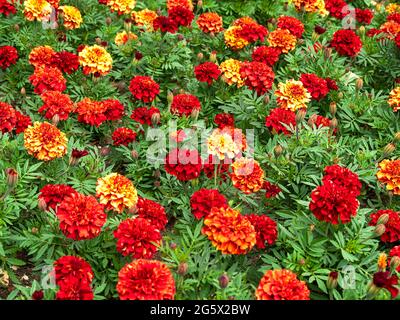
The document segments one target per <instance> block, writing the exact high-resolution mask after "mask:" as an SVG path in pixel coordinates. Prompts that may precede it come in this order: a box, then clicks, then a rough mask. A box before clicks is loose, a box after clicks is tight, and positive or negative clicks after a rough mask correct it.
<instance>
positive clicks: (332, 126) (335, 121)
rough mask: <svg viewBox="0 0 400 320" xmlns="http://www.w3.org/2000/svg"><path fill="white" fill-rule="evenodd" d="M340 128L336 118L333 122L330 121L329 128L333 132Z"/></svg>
mask: <svg viewBox="0 0 400 320" xmlns="http://www.w3.org/2000/svg"><path fill="white" fill-rule="evenodd" d="M337 126H338V121H337V119H336V118H333V119H332V120H331V121H329V128H330V129H331V130H332V131H333V130H335V129H336V128H337Z"/></svg>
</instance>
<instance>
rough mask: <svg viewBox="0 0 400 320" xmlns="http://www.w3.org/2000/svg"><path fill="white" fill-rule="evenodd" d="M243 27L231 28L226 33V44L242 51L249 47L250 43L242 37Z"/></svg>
mask: <svg viewBox="0 0 400 320" xmlns="http://www.w3.org/2000/svg"><path fill="white" fill-rule="evenodd" d="M241 30H242V27H240V26H231V27H229V28H228V29H226V30H225V32H224V39H225V44H226V45H227V46H228V47H229V48H231V49H233V50H240V49H243V48H244V47H245V46H247V45H248V44H249V43H250V42H249V41H247V40H246V39H244V38H242V37H241Z"/></svg>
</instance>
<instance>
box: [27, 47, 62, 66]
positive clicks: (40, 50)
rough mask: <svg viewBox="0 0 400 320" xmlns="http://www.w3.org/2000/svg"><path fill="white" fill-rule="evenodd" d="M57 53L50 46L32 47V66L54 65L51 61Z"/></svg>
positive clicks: (30, 57)
mask: <svg viewBox="0 0 400 320" xmlns="http://www.w3.org/2000/svg"><path fill="white" fill-rule="evenodd" d="M55 55H56V52H55V51H54V50H53V48H52V47H50V46H38V47H35V48H33V49H32V51H31V52H30V53H29V64H31V65H32V66H34V67H35V68H36V67H40V66H52V65H51V61H52V59H53V57H54V56H55Z"/></svg>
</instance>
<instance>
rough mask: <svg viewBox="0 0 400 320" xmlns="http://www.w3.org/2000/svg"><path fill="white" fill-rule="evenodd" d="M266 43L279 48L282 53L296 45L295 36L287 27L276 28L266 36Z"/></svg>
mask: <svg viewBox="0 0 400 320" xmlns="http://www.w3.org/2000/svg"><path fill="white" fill-rule="evenodd" d="M268 43H269V45H270V46H271V47H274V48H278V49H280V50H281V51H282V52H283V53H288V52H289V51H291V50H293V49H294V48H295V47H296V43H297V38H296V37H295V36H294V35H292V34H291V33H290V31H289V30H287V29H279V28H278V29H276V30H275V31H272V32H271V33H270V34H269V36H268Z"/></svg>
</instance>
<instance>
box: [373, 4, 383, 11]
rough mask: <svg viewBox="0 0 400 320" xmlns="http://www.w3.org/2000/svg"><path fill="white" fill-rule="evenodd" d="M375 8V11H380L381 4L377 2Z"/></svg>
mask: <svg viewBox="0 0 400 320" xmlns="http://www.w3.org/2000/svg"><path fill="white" fill-rule="evenodd" d="M375 8H376V11H377V12H380V11H381V9H382V4H381V3H378V4H377V5H376V6H375Z"/></svg>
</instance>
